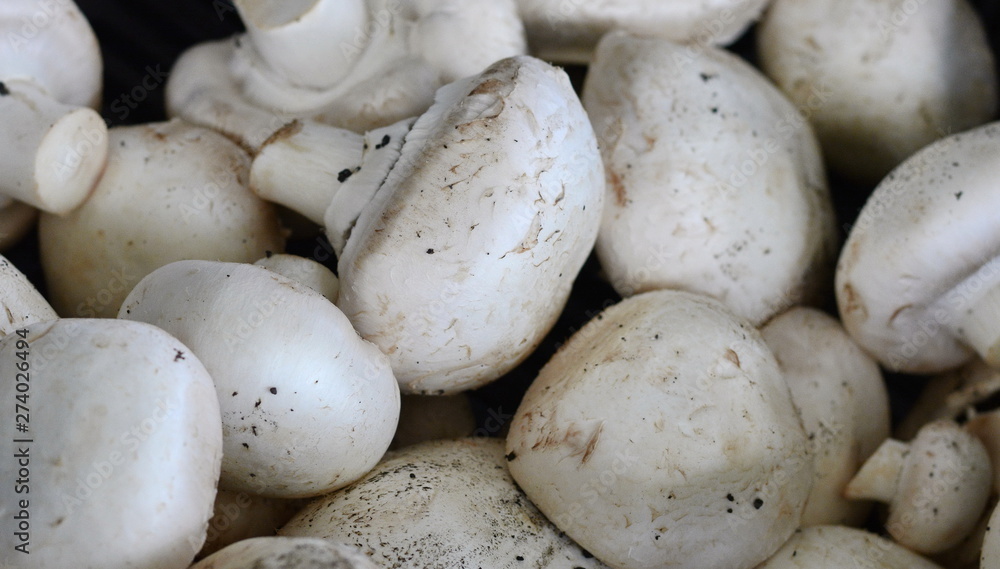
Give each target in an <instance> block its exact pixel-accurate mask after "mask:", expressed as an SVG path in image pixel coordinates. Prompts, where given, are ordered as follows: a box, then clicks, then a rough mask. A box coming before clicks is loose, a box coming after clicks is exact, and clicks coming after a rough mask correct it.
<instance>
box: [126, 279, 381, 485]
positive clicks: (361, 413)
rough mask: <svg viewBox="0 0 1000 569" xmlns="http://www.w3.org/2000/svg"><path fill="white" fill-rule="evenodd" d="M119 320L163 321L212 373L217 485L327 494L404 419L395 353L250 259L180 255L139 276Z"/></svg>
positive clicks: (372, 458)
mask: <svg viewBox="0 0 1000 569" xmlns="http://www.w3.org/2000/svg"><path fill="white" fill-rule="evenodd" d="M119 317H120V318H127V319H130V320H139V321H143V322H149V323H151V324H155V325H157V326H160V327H161V328H163V329H164V330H166V331H167V332H169V333H171V334H173V335H174V336H176V337H177V338H179V339H180V340H181V341H182V342H184V343H185V344H187V345H188V346H189V347H190V348H191V350H192V351H193V352H194V353H195V354H196V355H197V356H198V357H199V358H200V359H201V361H202V362H204V364H205V367H206V368H207V369H208V370H209V372H211V374H212V378H213V379H214V380H215V387H216V390H217V391H218V395H219V401H220V403H221V408H222V426H223V436H224V445H225V455H224V456H223V462H222V477H221V480H220V482H219V487H220V488H223V489H226V490H242V491H247V492H251V493H254V494H258V495H261V496H269V497H284V498H299V497H309V496H318V495H320V494H324V493H326V492H329V491H331V490H334V489H336V488H340V487H343V486H346V485H347V484H350V483H351V482H353V481H354V480H356V479H358V478H359V477H361V476H362V475H363V474H364V473H365V472H368V471H369V470H370V469H371V468H372V467H373V466H375V464H376V463H377V462H378V461H379V459H380V458H381V457H382V455H383V454H384V453H385V451H386V449H387V448H388V447H389V443H390V441H391V440H392V435H393V433H394V432H395V429H396V422H397V421H398V419H399V388H398V387H397V385H396V381H395V378H393V376H392V371H391V370H390V368H389V363H388V360H387V358H386V357H385V356H384V355H383V354H382V353H380V352H379V351H378V349H377V348H376V347H375V346H373V345H372V344H370V343H368V342H365V341H364V340H362V339H361V338H359V337H358V335H357V334H356V333H355V331H354V329H353V328H352V327H351V323H350V322H349V321H348V320H347V318H346V317H345V316H344V315H343V314H342V313H341V312H340V310H338V309H337V307H336V306H335V305H334V304H332V303H331V302H329V301H328V300H327V299H326V298H324V297H323V296H321V295H320V294H319V293H318V292H316V291H314V290H312V289H310V288H308V287H306V286H305V285H302V284H299V283H298V282H295V281H293V280H291V279H289V278H287V277H284V276H281V275H279V274H277V273H274V272H272V271H269V270H267V269H264V268H262V267H256V266H253V265H248V264H241V263H221V262H217V261H178V262H175V263H171V264H169V265H166V266H164V267H161V268H159V269H157V270H156V271H154V272H152V273H151V274H149V275H148V276H147V277H146V278H144V279H143V280H142V281H140V282H139V284H138V285H136V287H135V289H134V290H133V291H132V292H131V293H130V294H129V296H128V298H127V299H126V300H125V302H124V303H123V304H122V307H121V311H120V312H119Z"/></svg>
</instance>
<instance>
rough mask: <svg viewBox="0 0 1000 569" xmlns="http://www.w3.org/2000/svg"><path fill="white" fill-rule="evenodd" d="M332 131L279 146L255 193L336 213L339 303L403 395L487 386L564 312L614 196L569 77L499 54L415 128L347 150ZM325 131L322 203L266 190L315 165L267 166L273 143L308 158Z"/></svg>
mask: <svg viewBox="0 0 1000 569" xmlns="http://www.w3.org/2000/svg"><path fill="white" fill-rule="evenodd" d="M322 130H323V129H322V128H319V127H315V125H313V126H312V127H310V126H309V125H303V126H302V128H301V130H300V129H299V128H298V127H292V128H291V129H290V131H289V132H288V133H287V136H284V135H283V136H275V137H274V139H273V140H272V142H271V143H270V144H269V145H268V146H265V148H264V151H263V152H262V153H261V155H260V156H259V157H258V159H257V160H255V163H254V168H253V171H254V172H255V175H254V176H253V178H254V179H255V180H256V185H255V187H256V189H257V191H258V192H260V193H262V194H263V195H267V196H268V197H269V199H276V200H278V201H279V202H281V203H283V204H285V205H288V206H290V207H301V206H305V209H303V210H302V211H301V213H303V214H305V215H307V216H308V217H310V218H312V219H324V222H325V225H326V230H327V235H328V236H329V237H330V241H331V243H332V244H333V246H334V250H335V251H336V252H337V253H338V256H339V264H338V268H339V273H340V279H341V290H340V297H339V299H338V301H337V303H338V306H340V307H341V309H342V310H343V311H344V313H345V314H347V316H348V317H349V318H350V319H351V321H352V322H353V323H354V326H355V327H356V328H357V330H358V332H360V333H361V334H362V336H364V337H365V338H366V339H367V340H370V341H372V342H374V343H375V344H376V345H378V346H379V347H380V348H381V349H382V351H383V352H385V353H386V354H388V355H389V358H390V360H391V361H392V366H393V371H394V373H395V375H396V378H397V379H398V380H399V382H400V385H401V387H402V389H403V390H404V391H406V392H410V393H425V394H433V393H438V394H444V393H448V392H458V391H462V390H465V389H470V388H474V387H477V386H480V385H483V384H485V383H487V382H489V381H492V380H494V379H496V378H497V377H500V376H501V375H503V374H504V373H506V372H507V371H509V370H510V369H512V368H513V367H514V366H516V365H517V364H518V363H519V362H521V361H522V360H523V359H524V358H525V357H527V355H528V354H530V353H531V351H532V350H534V348H535V347H536V346H537V345H538V344H539V342H540V341H541V339H542V337H543V336H544V335H545V333H546V332H547V331H548V330H549V329H550V328H551V326H552V325H553V324H554V322H555V320H556V318H557V317H558V315H559V313H560V311H561V310H562V307H563V306H564V304H565V302H566V299H567V297H568V295H569V291H570V287H571V285H572V282H573V279H574V278H575V277H576V275H577V273H578V272H579V270H580V268H581V267H582V266H583V263H584V261H585V260H586V257H587V255H588V254H589V252H590V249H591V248H592V246H593V243H594V239H595V238H596V234H597V226H598V224H599V222H600V214H601V208H602V206H603V199H604V198H603V177H604V176H603V166H602V163H601V160H600V154H599V152H598V150H597V141H596V140H595V138H594V133H593V129H592V128H591V126H590V123H589V122H588V120H587V116H586V113H585V112H584V111H583V108H582V106H581V105H580V103H579V99H577V97H576V95H575V94H574V93H573V90H572V87H571V85H570V83H569V80H568V78H567V76H566V74H565V73H564V72H562V71H560V70H558V69H556V68H554V67H552V66H550V65H548V64H546V63H544V62H542V61H540V60H538V59H534V58H531V57H518V58H511V59H506V60H502V61H500V62H497V63H496V64H495V65H493V66H491V67H490V68H488V69H487V70H486V71H484V72H483V73H481V74H480V75H477V76H473V77H469V78H466V79H463V80H460V81H456V82H454V83H451V84H449V85H447V86H445V87H443V88H442V89H441V90H439V91H438V94H437V100H436V102H435V103H434V105H433V106H432V107H431V109H430V110H429V111H428V112H427V113H425V114H424V115H422V116H421V117H420V118H419V119H417V121H416V122H415V123H413V124H412V128H411V124H410V123H408V122H401V123H397V124H395V125H392V126H390V127H386V128H385V129H381V130H377V131H372V132H370V133H368V134H367V135H365V137H364V139H363V140H365V141H367V142H363V143H362V148H360V149H358V150H357V151H355V152H353V153H352V152H350V151H347V150H345V151H343V152H336V151H334V149H335V148H337V147H338V146H339V147H343V146H347V147H354V148H357V146H358V142H359V141H358V140H357V139H355V138H351V137H341V136H339V135H337V134H335V133H333V132H328V133H327V134H326V136H325V137H324V135H323V134H322V132H321V131H322ZM314 137H324V140H326V141H327V143H328V146H324V150H322V151H320V153H323V152H325V151H326V150H325V149H327V148H328V149H329V150H330V156H333V157H334V159H333V164H337V166H336V167H334V168H327V169H326V170H325V174H320V177H319V178H318V180H319V183H314V184H312V185H311V186H310V187H313V188H315V192H312V193H309V195H310V196H312V197H309V198H308V199H301V198H298V197H295V195H294V194H295V190H297V187H296V186H295V185H292V184H288V183H266V181H268V180H270V181H272V182H273V181H274V180H278V179H284V180H288V179H289V178H287V177H285V178H282V176H281V174H280V170H281V169H282V168H286V169H288V170H286V171H294V169H291V168H290V167H289V164H292V165H295V164H300V163H302V162H298V161H297V162H292V163H288V162H286V161H284V160H275V159H272V158H268V156H269V152H268V151H269V150H270V149H271V148H272V147H274V148H275V149H276V153H277V155H284V154H285V153H286V151H287V152H289V153H299V154H303V153H310V151H309V150H308V149H303V147H302V145H301V142H302V141H303V140H312V139H314ZM279 148H280V149H281V150H280V151H279V150H277V149H279ZM358 154H361V156H362V157H361V161H360V163H358V162H352V161H351V160H352V157H356V156H357V155H358ZM314 158H315V160H312V159H309V160H305V159H303V160H305V161H311V162H313V163H316V164H319V163H321V161H322V157H320V156H315V157H314ZM262 160H263V163H262ZM341 160H343V161H341ZM258 165H260V167H259V168H258ZM338 168H345V169H344V170H342V171H340V172H339V173H338V172H337V170H338ZM324 176H325V180H327V181H325V182H324V181H323V180H324ZM265 184H266V185H267V187H268V188H269V189H268V190H266V191H262V188H263V187H264V186H265ZM324 188H333V193H332V195H330V194H326V196H327V197H325V198H324V197H323V196H324V192H326V191H328V190H325V189H324ZM324 201H326V203H324ZM307 204H308V205H307Z"/></svg>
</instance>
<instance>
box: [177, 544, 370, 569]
mask: <svg viewBox="0 0 1000 569" xmlns="http://www.w3.org/2000/svg"><path fill="white" fill-rule="evenodd" d="M248 567H252V568H253V569H377V566H376V565H375V564H374V563H372V562H371V560H370V559H368V557H367V556H365V555H364V554H362V553H360V552H359V551H358V548H356V547H353V546H350V545H346V544H340V543H333V542H331V541H328V540H325V539H312V538H307V537H257V538H253V539H247V540H243V541H241V542H239V543H234V544H232V545H230V546H229V547H227V548H225V549H223V550H221V551H218V552H216V553H214V554H212V555H211V556H209V557H206V558H205V559H202V560H201V561H200V562H198V563H195V564H194V565H192V566H191V568H190V569H247V568H248Z"/></svg>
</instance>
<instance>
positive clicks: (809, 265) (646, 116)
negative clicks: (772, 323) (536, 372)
mask: <svg viewBox="0 0 1000 569" xmlns="http://www.w3.org/2000/svg"><path fill="white" fill-rule="evenodd" d="M583 102H584V106H585V107H586V109H587V112H588V113H589V114H590V118H591V120H592V121H593V124H594V130H595V131H596V132H597V136H598V140H599V141H600V142H601V152H602V154H603V156H604V163H605V168H606V169H607V190H606V192H607V205H606V207H605V212H604V219H603V221H602V224H601V232H600V235H599V237H598V240H597V254H598V257H599V258H600V261H601V266H602V267H603V268H604V270H605V271H607V273H608V278H609V279H610V281H611V283H612V285H613V286H614V287H615V290H617V291H618V292H619V293H620V294H622V295H623V296H628V295H631V294H635V293H638V292H644V291H648V290H655V289H661V288H672V289H683V290H689V291H691V292H699V293H702V294H707V295H709V296H712V297H714V298H717V299H719V300H722V301H723V302H725V303H726V304H727V305H728V306H729V307H730V308H731V309H732V310H733V311H734V312H736V314H737V315H739V316H741V317H743V318H746V319H748V320H750V321H751V322H752V323H753V324H755V325H760V324H762V323H763V322H765V321H767V319H768V318H770V317H771V316H774V315H775V314H778V313H780V312H783V311H784V310H785V309H787V308H788V307H790V306H793V305H795V304H800V303H803V302H809V301H812V302H815V301H816V300H818V297H819V296H820V295H821V294H822V293H823V292H824V290H823V289H824V287H825V286H826V285H825V283H826V279H825V278H824V275H825V274H826V272H827V271H829V270H831V269H832V262H833V258H834V255H835V254H836V232H835V227H834V218H833V210H832V205H831V203H830V196H829V193H828V191H827V186H826V178H825V176H824V172H823V165H822V161H821V158H820V154H819V150H818V147H817V145H816V142H815V139H814V137H813V135H812V132H811V130H810V129H809V126H808V124H806V123H805V122H804V121H802V120H801V119H800V118H799V116H798V114H797V113H796V112H795V109H794V107H793V106H792V105H791V103H789V102H788V101H787V100H786V99H785V98H784V96H783V95H782V94H781V93H780V92H779V91H778V90H777V89H776V88H775V87H774V86H773V85H771V84H770V83H769V82H768V81H767V79H766V78H765V77H764V76H763V75H761V74H760V73H759V72H758V71H756V70H755V69H753V68H752V67H750V65H749V64H747V63H746V62H744V61H743V60H741V59H739V58H737V57H736V56H735V55H732V54H729V53H727V52H724V51H722V50H719V49H714V48H709V49H705V50H701V51H698V52H697V53H695V54H691V53H690V52H689V49H688V46H685V45H682V44H677V43H673V42H670V41H667V40H657V39H643V38H639V37H636V36H630V35H627V34H625V33H621V32H615V33H611V34H608V35H607V36H605V38H604V39H603V40H602V41H601V43H600V45H599V46H598V48H597V53H596V57H595V60H594V63H593V65H592V66H591V68H590V72H589V74H588V76H587V81H586V83H585V85H584V93H583Z"/></svg>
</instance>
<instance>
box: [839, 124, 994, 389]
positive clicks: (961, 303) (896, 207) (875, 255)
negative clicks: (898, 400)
mask: <svg viewBox="0 0 1000 569" xmlns="http://www.w3.org/2000/svg"><path fill="white" fill-rule="evenodd" d="M998 178H1000V123H992V124H989V125H986V126H983V127H979V128H977V129H974V130H971V131H967V132H964V133H960V134H956V135H952V136H950V137H948V138H945V139H942V140H939V141H937V142H935V143H933V144H931V145H930V146H928V147H926V148H924V149H923V150H921V151H919V152H917V153H916V154H914V155H913V156H911V157H910V158H909V159H907V160H906V161H905V162H903V163H902V164H901V165H900V166H899V167H897V168H896V169H895V170H894V171H893V172H892V173H891V174H889V175H888V176H887V177H886V178H885V180H883V181H882V183H880V184H879V185H878V187H877V188H876V189H875V192H874V193H873V194H872V195H871V197H870V198H869V199H868V201H867V202H866V203H865V206H864V208H862V210H861V213H860V215H859V217H858V220H857V222H856V223H855V225H854V227H852V228H851V232H850V235H849V236H848V238H847V242H846V243H845V244H844V248H843V250H842V253H841V255H840V261H839V264H838V266H837V274H836V292H837V304H838V306H839V308H840V315H841V318H842V320H843V323H844V327H845V328H846V329H847V331H848V332H849V333H850V334H851V336H852V337H853V338H854V340H855V341H856V342H857V343H858V345H860V346H861V347H862V348H863V349H864V350H865V351H867V352H868V353H870V354H871V355H873V356H874V357H875V358H876V359H878V360H879V362H880V363H881V364H882V365H883V366H885V367H887V368H888V369H890V370H893V371H905V372H909V373H935V372H940V371H944V370H947V369H950V368H954V367H958V366H960V365H961V364H963V363H965V362H966V361H968V360H969V359H971V358H972V355H973V351H972V349H970V348H969V347H968V345H967V344H966V343H965V342H964V341H963V340H962V339H960V338H959V337H958V335H957V334H956V332H955V331H953V328H955V327H957V326H958V325H959V323H960V319H961V318H962V316H963V315H962V313H964V312H965V311H967V310H969V309H970V307H971V306H972V305H973V304H974V303H975V301H976V300H977V299H978V298H979V296H980V295H981V294H982V292H983V291H985V290H989V289H990V287H991V286H992V285H995V284H996V283H1000V258H998V257H997V251H1000V225H998V224H997V223H996V215H995V212H997V211H1000V192H997V191H996V180H997V179H998Z"/></svg>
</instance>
